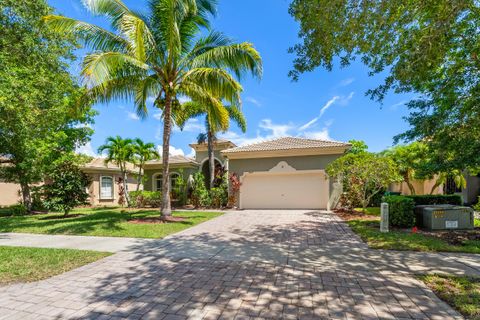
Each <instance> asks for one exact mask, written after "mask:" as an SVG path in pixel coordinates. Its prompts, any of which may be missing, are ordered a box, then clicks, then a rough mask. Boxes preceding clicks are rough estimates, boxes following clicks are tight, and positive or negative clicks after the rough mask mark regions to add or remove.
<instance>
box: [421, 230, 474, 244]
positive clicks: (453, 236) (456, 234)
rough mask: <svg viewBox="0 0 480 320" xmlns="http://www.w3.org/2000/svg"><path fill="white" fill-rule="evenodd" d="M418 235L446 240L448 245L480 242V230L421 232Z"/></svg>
mask: <svg viewBox="0 0 480 320" xmlns="http://www.w3.org/2000/svg"><path fill="white" fill-rule="evenodd" d="M418 233H421V234H424V235H426V236H429V237H435V238H439V239H442V240H444V241H445V242H447V243H448V244H451V245H455V246H461V245H463V244H464V243H465V241H480V228H475V229H474V230H448V231H427V230H419V231H418Z"/></svg>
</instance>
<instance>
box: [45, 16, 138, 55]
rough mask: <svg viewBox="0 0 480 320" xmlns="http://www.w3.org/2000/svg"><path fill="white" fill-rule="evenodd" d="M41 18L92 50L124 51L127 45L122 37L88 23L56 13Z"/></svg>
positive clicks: (54, 29) (56, 30)
mask: <svg viewBox="0 0 480 320" xmlns="http://www.w3.org/2000/svg"><path fill="white" fill-rule="evenodd" d="M43 20H44V22H45V23H46V24H47V25H48V26H49V27H50V28H52V30H53V31H55V32H56V33H58V34H70V35H73V36H75V37H77V38H79V39H81V40H82V41H83V42H84V43H85V45H86V46H89V47H91V48H92V49H93V50H98V51H119V52H126V50H127V48H128V45H129V44H128V42H127V41H126V40H125V39H124V38H122V37H120V36H118V35H116V34H114V33H112V32H110V31H107V30H105V29H103V28H101V27H98V26H96V25H93V24H90V23H86V22H83V21H79V20H75V19H71V18H67V17H63V16H58V15H49V16H45V17H44V18H43Z"/></svg>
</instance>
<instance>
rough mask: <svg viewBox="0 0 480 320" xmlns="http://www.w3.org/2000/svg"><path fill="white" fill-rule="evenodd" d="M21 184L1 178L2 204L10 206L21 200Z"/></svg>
mask: <svg viewBox="0 0 480 320" xmlns="http://www.w3.org/2000/svg"><path fill="white" fill-rule="evenodd" d="M21 198H22V197H21V196H20V185H18V184H16V183H10V182H2V181H1V180H0V206H10V205H13V204H16V203H19V202H20V200H21Z"/></svg>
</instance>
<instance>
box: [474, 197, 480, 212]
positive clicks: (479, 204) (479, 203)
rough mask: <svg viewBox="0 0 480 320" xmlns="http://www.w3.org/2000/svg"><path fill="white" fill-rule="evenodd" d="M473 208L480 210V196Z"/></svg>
mask: <svg viewBox="0 0 480 320" xmlns="http://www.w3.org/2000/svg"><path fill="white" fill-rule="evenodd" d="M473 210H475V211H480V197H478V200H477V203H476V204H475V205H474V206H473Z"/></svg>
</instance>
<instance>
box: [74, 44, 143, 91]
mask: <svg viewBox="0 0 480 320" xmlns="http://www.w3.org/2000/svg"><path fill="white" fill-rule="evenodd" d="M148 68H149V66H148V65H147V64H145V63H144V62H142V61H140V60H138V59H136V58H135V57H132V56H130V55H127V54H124V53H120V52H99V53H92V54H89V55H87V56H86V57H85V59H84V60H83V69H82V75H83V76H84V77H85V78H86V79H87V82H88V84H89V85H91V86H97V85H99V84H101V83H104V82H106V81H109V80H112V79H115V78H118V77H119V74H121V73H122V72H127V71H130V72H131V73H132V74H137V75H138V74H140V73H141V72H146V71H147V70H148Z"/></svg>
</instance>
